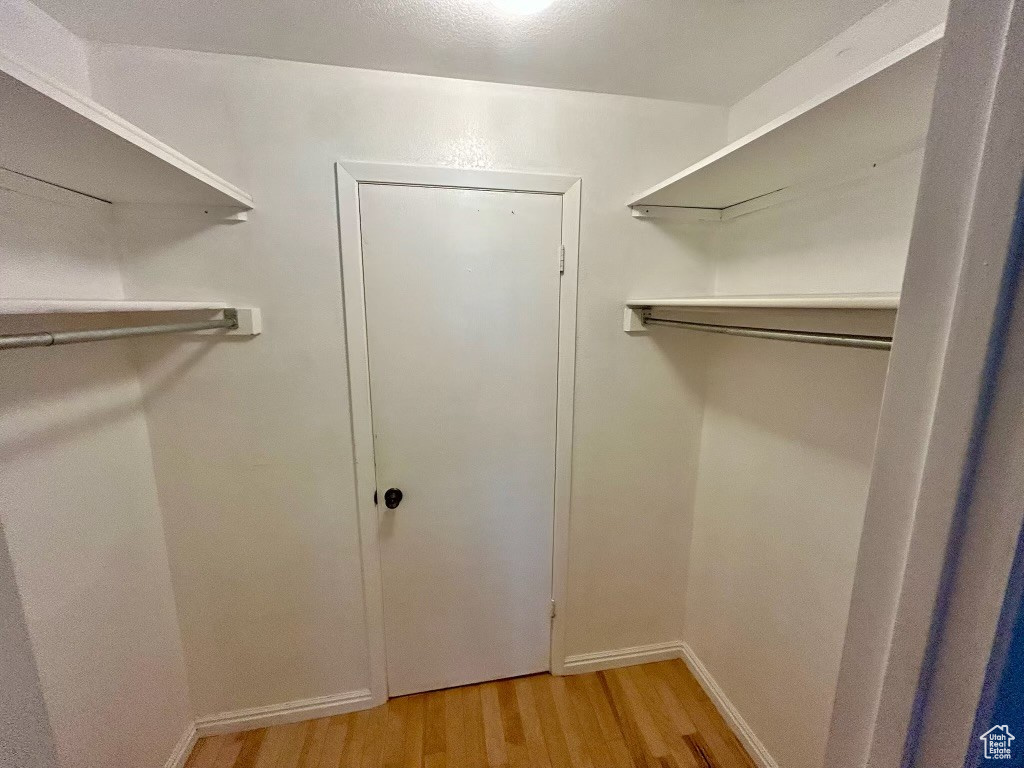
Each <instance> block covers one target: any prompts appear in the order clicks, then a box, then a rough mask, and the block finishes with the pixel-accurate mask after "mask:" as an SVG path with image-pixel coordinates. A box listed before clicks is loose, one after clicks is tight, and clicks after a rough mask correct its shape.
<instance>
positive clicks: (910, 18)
mask: <svg viewBox="0 0 1024 768" xmlns="http://www.w3.org/2000/svg"><path fill="white" fill-rule="evenodd" d="M948 6H949V2H948V0H890V2H888V3H886V4H885V5H883V6H882V7H881V8H879V9H878V10H876V11H874V12H872V13H869V14H868V15H867V16H865V17H864V18H863V19H861V20H860V21H858V22H857V23H856V24H854V25H852V26H851V27H850V28H849V29H847V30H845V31H844V32H842V33H840V34H838V35H836V36H835V37H834V38H832V39H831V40H829V41H828V42H827V43H825V44H824V45H823V46H821V47H820V48H818V49H817V50H816V51H813V52H812V53H810V54H808V55H807V56H805V57H804V58H802V59H801V60H800V61H798V62H796V63H795V64H793V65H792V66H791V67H789V68H788V69H786V70H784V71H783V72H781V73H779V74H778V75H776V76H775V77H773V78H772V79H771V80H769V81H767V82H766V83H764V84H763V85H762V86H761V87H759V88H758V89H756V90H755V91H752V92H751V93H749V94H748V95H746V96H744V97H743V98H742V99H740V100H739V101H737V102H736V103H735V104H733V105H732V107H730V109H729V120H728V129H727V132H728V137H727V139H726V140H727V141H734V140H736V139H738V138H740V137H741V136H743V135H745V134H747V133H749V132H750V131H752V130H754V129H756V128H759V127H760V126H762V125H764V124H765V123H767V122H769V121H771V120H774V119H775V118H777V117H780V116H781V115H783V114H785V113H786V112H788V111H789V110H791V109H793V108H794V107H797V106H798V105H800V104H802V103H803V102H805V101H807V100H809V99H811V98H813V97H814V96H816V95H817V94H819V93H821V92H822V91H825V90H827V89H828V88H830V87H832V86H834V85H835V84H837V83H840V82H842V81H844V80H846V79H848V78H850V77H851V76H853V75H854V74H855V73H857V72H858V71H860V70H862V69H864V68H865V67H868V66H870V65H871V64H873V63H874V62H876V61H878V60H879V59H881V58H882V57H884V56H887V55H888V54H890V53H892V52H893V51H895V50H897V49H898V48H900V47H902V46H904V45H906V44H907V43H909V42H910V41H912V40H914V39H915V38H917V37H919V36H921V35H923V34H925V33H927V32H928V31H929V30H931V29H934V28H935V27H937V26H940V25H943V24H945V21H946V13H947V11H948Z"/></svg>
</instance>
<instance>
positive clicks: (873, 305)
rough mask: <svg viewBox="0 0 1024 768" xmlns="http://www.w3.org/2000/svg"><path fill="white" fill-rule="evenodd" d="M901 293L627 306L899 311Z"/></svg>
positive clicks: (678, 300)
mask: <svg viewBox="0 0 1024 768" xmlns="http://www.w3.org/2000/svg"><path fill="white" fill-rule="evenodd" d="M899 305H900V295H899V294H898V293H825V294H774V295H762V296H753V295H748V296H688V297H681V298H662V299H630V300H629V301H627V302H626V306H627V307H630V308H631V309H635V308H640V307H650V308H654V307H665V308H672V309H723V310H728V309H887V310H893V309H898V308H899Z"/></svg>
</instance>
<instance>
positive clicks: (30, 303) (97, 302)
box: [0, 299, 231, 315]
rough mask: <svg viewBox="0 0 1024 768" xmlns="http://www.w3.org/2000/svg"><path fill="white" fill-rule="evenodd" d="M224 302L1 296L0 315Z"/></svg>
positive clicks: (194, 308) (184, 307) (185, 308)
mask: <svg viewBox="0 0 1024 768" xmlns="http://www.w3.org/2000/svg"><path fill="white" fill-rule="evenodd" d="M230 306H231V305H230V304H225V303H224V302H220V301H134V300H129V299H0V315H79V314H104V313H107V314H110V313H123V312H202V311H204V310H205V311H210V312H216V311H220V310H222V309H227V308H229V307H230Z"/></svg>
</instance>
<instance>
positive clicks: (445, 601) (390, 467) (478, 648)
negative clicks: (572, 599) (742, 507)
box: [359, 184, 562, 696]
mask: <svg viewBox="0 0 1024 768" xmlns="http://www.w3.org/2000/svg"><path fill="white" fill-rule="evenodd" d="M359 210H360V221H361V228H362V240H363V243H362V245H363V269H364V281H365V282H364V291H365V301H366V322H367V338H368V343H369V363H370V398H371V403H372V409H373V432H374V455H375V462H376V473H377V488H378V496H379V504H378V508H377V509H378V521H379V536H380V549H381V567H382V571H383V583H384V633H385V643H386V649H387V675H388V690H389V693H390V694H391V695H392V696H397V695H403V694H407V693H414V692H418V691H426V690H433V689H437V688H446V687H450V686H455V685H464V684H467V683H474V682H480V681H482V680H495V679H499V678H505V677H512V676H515V675H523V674H529V673H533V672H540V671H543V670H547V669H548V668H549V656H550V635H551V620H550V600H551V560H552V528H553V518H554V500H553V493H554V482H555V402H556V391H557V362H558V312H559V280H560V275H559V268H558V249H559V245H560V243H561V222H562V198H561V196H559V195H547V194H533V193H519V192H500V191H490V190H475V189H451V188H438V187H417V186H389V185H375V184H361V185H360V188H359ZM392 488H394V489H399V490H400V491H401V492H402V499H401V502H400V503H399V504H398V506H397V507H396V508H395V509H389V508H388V507H387V506H386V504H385V493H386V491H388V489H392ZM392 495H393V494H392Z"/></svg>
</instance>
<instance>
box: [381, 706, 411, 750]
mask: <svg viewBox="0 0 1024 768" xmlns="http://www.w3.org/2000/svg"><path fill="white" fill-rule="evenodd" d="M408 709H409V700H408V698H406V697H405V696H402V697H400V698H397V699H392V700H391V701H389V702H388V727H387V731H386V733H385V736H384V759H383V761H382V762H381V764H382V765H383V766H384V768H403V766H402V762H403V758H404V757H405V721H406V718H407V717H408Z"/></svg>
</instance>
